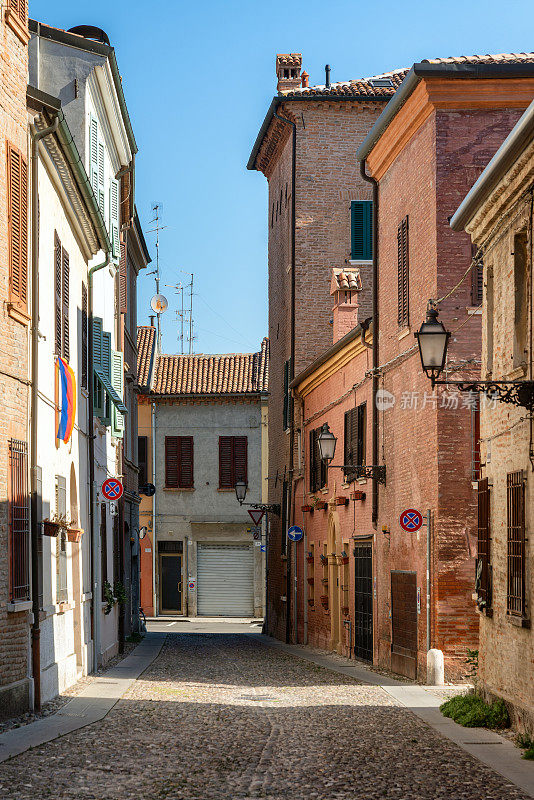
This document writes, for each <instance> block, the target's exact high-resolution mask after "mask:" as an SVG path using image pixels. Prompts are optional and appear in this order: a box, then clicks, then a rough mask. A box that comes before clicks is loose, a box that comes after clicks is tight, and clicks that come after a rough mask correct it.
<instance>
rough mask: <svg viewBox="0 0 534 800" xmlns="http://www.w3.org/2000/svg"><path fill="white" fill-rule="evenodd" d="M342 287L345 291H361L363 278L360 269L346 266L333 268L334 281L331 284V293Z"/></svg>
mask: <svg viewBox="0 0 534 800" xmlns="http://www.w3.org/2000/svg"><path fill="white" fill-rule="evenodd" d="M340 289H341V290H342V291H345V292H348V291H351V292H361V290H362V279H361V276H360V270H359V269H349V268H348V267H345V268H344V269H333V270H332V281H331V284H330V294H333V293H334V292H337V291H339V290H340Z"/></svg>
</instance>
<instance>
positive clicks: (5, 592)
mask: <svg viewBox="0 0 534 800" xmlns="http://www.w3.org/2000/svg"><path fill="white" fill-rule="evenodd" d="M1 13H2V14H3V15H4V14H6V15H7V16H9V15H10V14H11V19H13V12H10V11H9V10H6V9H2V11H1ZM1 35H2V54H1V57H0V98H1V99H0V109H1V110H0V290H1V293H2V309H1V313H0V341H1V342H2V344H1V347H0V393H1V396H2V411H1V414H0V431H1V437H0V493H1V497H0V719H1V718H2V717H4V716H10V715H12V714H17V713H21V712H22V711H25V710H27V709H28V707H29V704H30V699H31V697H30V695H31V682H30V679H29V678H28V674H29V665H28V635H29V621H28V611H19V612H16V611H15V610H14V606H13V605H10V586H9V585H10V578H9V571H10V559H9V544H8V542H9V530H10V516H9V506H8V483H9V472H10V467H9V441H10V439H19V440H22V441H24V442H26V443H28V444H29V442H28V427H27V413H28V393H29V387H28V369H29V364H28V342H29V327H28V325H27V324H25V322H24V320H23V318H21V317H19V318H17V319H15V318H14V317H13V316H11V315H10V312H9V309H8V299H9V269H8V264H9V260H8V214H7V183H6V163H7V156H6V144H7V142H9V143H10V144H12V145H14V146H15V147H16V148H18V150H20V151H21V152H22V154H23V156H24V158H25V159H26V160H27V158H28V147H27V136H28V134H27V114H26V85H27V75H28V49H27V40H26V36H25V35H24V32H23V28H22V27H21V26H20V25H19V24H18V22H17V20H16V19H15V20H14V21H13V23H12V24H7V22H4V21H3V24H2V34H1Z"/></svg>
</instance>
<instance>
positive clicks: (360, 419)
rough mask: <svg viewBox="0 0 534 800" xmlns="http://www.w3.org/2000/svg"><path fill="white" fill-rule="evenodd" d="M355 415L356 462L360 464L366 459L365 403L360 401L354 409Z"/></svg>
mask: <svg viewBox="0 0 534 800" xmlns="http://www.w3.org/2000/svg"><path fill="white" fill-rule="evenodd" d="M355 412H356V413H355V416H356V464H358V465H360V466H361V465H362V464H365V461H366V458H365V456H366V453H365V443H366V438H365V437H366V421H367V407H366V404H365V403H361V404H360V405H359V406H358V408H357V409H355Z"/></svg>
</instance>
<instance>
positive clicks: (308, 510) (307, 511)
mask: <svg viewBox="0 0 534 800" xmlns="http://www.w3.org/2000/svg"><path fill="white" fill-rule="evenodd" d="M300 510H301V511H303V512H304V513H305V514H313V506H311V505H310V504H309V503H306V504H305V505H303V506H301V507H300Z"/></svg>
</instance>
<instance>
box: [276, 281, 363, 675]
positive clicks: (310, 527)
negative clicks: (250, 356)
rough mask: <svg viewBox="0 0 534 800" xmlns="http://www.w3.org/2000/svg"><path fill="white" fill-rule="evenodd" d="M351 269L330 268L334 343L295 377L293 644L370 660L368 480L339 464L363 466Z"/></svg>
mask: <svg viewBox="0 0 534 800" xmlns="http://www.w3.org/2000/svg"><path fill="white" fill-rule="evenodd" d="M360 286H361V284H360V282H359V275H358V271H357V270H352V271H351V270H348V269H347V270H345V271H341V270H334V271H333V275H332V294H333V295H334V309H333V317H334V319H333V325H334V343H333V345H332V346H331V347H330V348H328V350H326V351H325V352H324V353H323V354H321V356H320V357H319V358H318V359H316V360H315V361H314V362H313V363H312V364H311V365H310V366H309V367H307V368H306V369H305V370H304V371H303V372H302V373H301V374H300V375H298V376H297V377H296V378H295V380H294V382H293V384H292V386H293V389H294V393H295V398H296V400H295V402H296V418H297V424H298V429H299V441H300V442H302V444H303V445H304V446H300V447H299V448H298V453H299V458H298V461H297V465H296V466H297V470H296V474H297V477H296V480H295V506H296V508H295V518H294V519H295V522H296V523H297V524H298V525H301V526H302V528H303V530H304V532H305V538H304V540H303V541H301V542H299V543H298V544H297V546H296V549H295V552H296V572H297V586H296V588H297V592H296V594H297V597H296V603H295V602H294V607H296V608H297V618H298V631H297V633H298V640H299V641H305V642H308V643H309V644H311V645H312V646H313V647H320V648H323V649H327V650H335V651H337V652H339V653H341V654H343V655H345V656H351V655H352V653H354V654H355V655H356V657H358V658H363V659H366V660H368V661H372V660H373V603H372V600H371V599H370V597H369V593H370V591H371V592H372V587H373V581H374V580H375V579H376V576H374V575H373V571H372V570H373V563H374V565H375V566H376V561H375V562H373V558H372V551H373V539H374V529H373V525H372V520H371V496H370V494H369V481H367V480H366V478H365V477H364V476H363V475H360V476H358V475H356V474H355V473H354V472H351V471H345V470H342V469H340V468H339V465H345V464H346V465H350V464H355V465H360V466H361V465H365V464H370V463H371V437H370V436H369V431H370V425H369V422H370V419H371V413H370V412H371V380H370V379H369V378H368V377H367V373H368V372H369V370H370V369H371V366H372V353H371V348H372V336H371V330H370V322H371V320H370V319H369V318H368V319H366V320H363V321H362V322H361V324H358V305H357V297H358V294H360V292H361V290H360V288H359V287H360ZM324 423H326V424H327V425H328V427H329V430H330V431H331V432H332V433H333V434H334V436H335V437H336V438H337V444H336V451H335V458H334V460H333V462H332V463H331V466H330V467H329V468H326V467H325V466H324V464H323V465H321V463H320V461H319V452H318V443H317V437H318V435H319V432H320V430H321V427H322V425H323V424H324Z"/></svg>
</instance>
